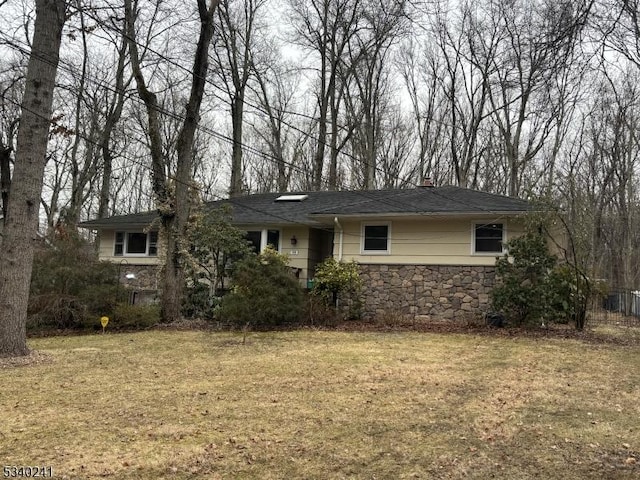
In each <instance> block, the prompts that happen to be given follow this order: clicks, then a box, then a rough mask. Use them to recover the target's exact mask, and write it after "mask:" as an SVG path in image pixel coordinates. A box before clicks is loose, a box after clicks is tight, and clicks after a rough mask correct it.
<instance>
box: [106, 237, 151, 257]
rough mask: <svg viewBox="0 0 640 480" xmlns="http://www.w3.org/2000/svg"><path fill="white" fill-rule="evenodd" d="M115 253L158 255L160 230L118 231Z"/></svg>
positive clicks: (118, 255)
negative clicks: (147, 231) (146, 231)
mask: <svg viewBox="0 0 640 480" xmlns="http://www.w3.org/2000/svg"><path fill="white" fill-rule="evenodd" d="M113 254H114V255H115V256H117V257H121V256H134V257H143V256H149V257H156V256H157V255H158V232H149V233H145V232H116V236H115V242H114V249H113Z"/></svg>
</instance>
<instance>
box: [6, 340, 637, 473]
mask: <svg viewBox="0 0 640 480" xmlns="http://www.w3.org/2000/svg"><path fill="white" fill-rule="evenodd" d="M30 346H31V348H34V349H37V350H38V351H40V352H42V353H43V354H44V356H45V358H44V360H43V361H41V362H39V363H34V364H31V365H27V366H18V367H16V366H10V367H8V366H5V367H3V368H0V382H1V383H0V384H1V385H2V388H1V390H0V459H1V460H2V465H0V467H1V466H3V465H41V466H52V467H53V473H54V477H55V478H70V479H76V478H77V479H84V478H87V479H89V478H114V479H125V480H126V479H162V478H167V479H168V478H171V479H187V478H194V479H195V478H209V479H216V478H233V479H242V478H256V479H275V478H283V479H285V478H286V479H289V478H304V479H314V478H318V479H325V478H326V479H329V478H330V479H334V478H362V479H400V478H427V479H430V478H479V479H486V478H500V479H527V478H540V479H560V478H566V479H585V478H594V479H617V478H629V479H631V478H640V347H638V346H616V345H604V344H599V345H594V344H588V343H584V342H581V341H578V340H572V339H550V338H509V337H506V336H503V337H492V336H479V335H472V334H469V335H464V334H436V333H416V332H404V333H382V332H380V333H375V332H370V333H353V332H351V333H348V332H322V331H296V332H276V333H251V334H249V336H248V337H247V341H246V343H245V344H243V342H242V335H241V334H239V333H238V334H235V333H212V332H178V331H149V332H144V333H134V334H118V335H115V334H108V333H107V334H105V335H102V334H98V335H89V336H67V337H52V338H41V339H33V340H31V341H30Z"/></svg>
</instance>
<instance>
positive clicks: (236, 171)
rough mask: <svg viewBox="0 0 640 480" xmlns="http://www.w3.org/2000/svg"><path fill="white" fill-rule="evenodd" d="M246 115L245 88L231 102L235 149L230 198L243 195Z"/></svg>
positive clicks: (232, 156)
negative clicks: (243, 144)
mask: <svg viewBox="0 0 640 480" xmlns="http://www.w3.org/2000/svg"><path fill="white" fill-rule="evenodd" d="M243 114H244V87H242V91H241V92H236V95H235V98H234V99H233V100H232V102H231V121H232V123H233V129H232V130H233V147H232V152H231V185H230V188H229V196H230V197H238V196H240V195H242V121H243Z"/></svg>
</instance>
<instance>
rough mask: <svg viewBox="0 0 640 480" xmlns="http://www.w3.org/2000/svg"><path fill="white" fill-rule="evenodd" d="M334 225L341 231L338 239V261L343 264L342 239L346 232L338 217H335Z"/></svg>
mask: <svg viewBox="0 0 640 480" xmlns="http://www.w3.org/2000/svg"><path fill="white" fill-rule="evenodd" d="M333 223H335V224H336V227H337V228H338V230H339V231H340V236H339V237H338V261H339V262H341V261H342V239H343V235H344V230H343V229H342V225H340V222H339V221H338V217H335V218H334V219H333Z"/></svg>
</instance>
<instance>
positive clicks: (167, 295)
mask: <svg viewBox="0 0 640 480" xmlns="http://www.w3.org/2000/svg"><path fill="white" fill-rule="evenodd" d="M197 3H198V13H199V16H200V35H199V37H198V45H197V48H196V53H195V58H194V65H193V69H192V70H193V76H192V81H191V92H190V96H189V102H188V103H187V106H186V112H185V119H184V122H183V124H182V127H181V130H180V135H179V137H178V141H177V144H176V153H177V171H176V175H175V196H172V195H171V194H170V192H169V190H168V189H167V175H166V173H165V165H166V163H165V160H164V157H163V145H162V137H161V134H160V132H161V125H160V118H159V116H158V112H159V106H158V101H157V96H156V94H155V93H153V92H152V91H150V90H149V88H148V87H147V84H146V81H145V78H144V75H143V72H142V68H141V65H140V55H139V53H138V45H137V43H136V41H135V20H136V18H135V17H136V13H135V9H134V7H133V5H132V2H131V0H125V2H124V4H125V16H126V19H127V20H126V21H127V40H128V43H129V51H130V53H131V67H132V70H133V74H134V78H135V80H136V85H137V88H138V94H139V95H140V98H141V99H142V100H143V102H144V103H145V106H146V109H147V117H148V122H149V127H148V128H149V139H150V142H149V143H150V147H151V158H152V166H153V169H152V183H153V191H154V193H155V195H156V202H157V203H158V212H159V214H160V218H161V223H162V227H163V230H164V233H165V235H166V256H165V265H164V276H163V281H162V300H161V317H162V320H163V321H165V322H172V321H176V320H178V319H179V318H180V310H181V307H182V298H183V293H184V272H183V267H184V265H183V264H184V260H183V254H182V252H183V250H184V244H183V242H184V239H185V237H186V227H187V220H188V218H189V211H190V192H189V190H190V187H191V184H192V178H191V175H192V161H193V160H192V158H193V139H194V136H195V132H196V128H197V126H198V123H199V121H200V105H201V103H202V96H203V94H204V87H205V83H206V77H207V70H208V63H207V60H208V56H209V45H210V43H211V37H212V36H213V16H214V13H215V10H216V8H217V7H218V3H219V0H209V1H208V3H209V6H208V7H207V0H198V2H197Z"/></svg>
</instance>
